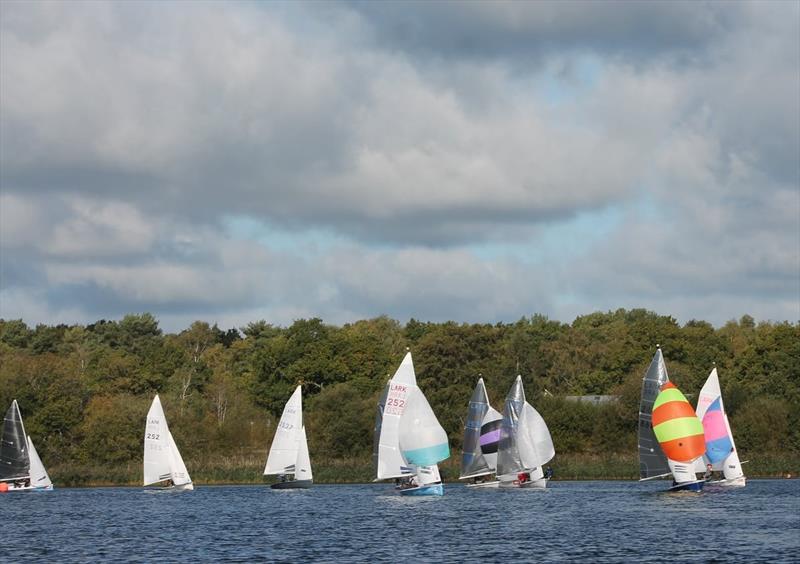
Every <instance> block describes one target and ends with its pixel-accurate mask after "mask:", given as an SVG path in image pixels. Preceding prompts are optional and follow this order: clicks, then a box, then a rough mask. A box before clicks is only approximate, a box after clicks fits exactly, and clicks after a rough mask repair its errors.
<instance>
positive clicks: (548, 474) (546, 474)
mask: <svg viewBox="0 0 800 564" xmlns="http://www.w3.org/2000/svg"><path fill="white" fill-rule="evenodd" d="M552 477H553V469H552V468H551V467H550V466H548V467H547V468H546V469H545V471H544V479H545V480H549V479H550V478H552Z"/></svg>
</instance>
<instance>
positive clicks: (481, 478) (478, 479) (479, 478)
mask: <svg viewBox="0 0 800 564" xmlns="http://www.w3.org/2000/svg"><path fill="white" fill-rule="evenodd" d="M485 481H486V476H485V475H483V476H475V477H474V478H472V483H473V484H482V483H484V482H485Z"/></svg>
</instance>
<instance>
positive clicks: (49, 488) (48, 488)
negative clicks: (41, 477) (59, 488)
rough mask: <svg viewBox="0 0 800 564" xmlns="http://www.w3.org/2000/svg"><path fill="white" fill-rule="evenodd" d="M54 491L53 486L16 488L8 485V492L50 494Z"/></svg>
mask: <svg viewBox="0 0 800 564" xmlns="http://www.w3.org/2000/svg"><path fill="white" fill-rule="evenodd" d="M52 490H53V485H52V484H50V485H49V486H19V487H15V486H12V485H11V484H9V485H8V489H7V490H5V491H7V492H49V491H52Z"/></svg>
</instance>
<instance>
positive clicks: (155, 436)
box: [145, 433, 161, 441]
mask: <svg viewBox="0 0 800 564" xmlns="http://www.w3.org/2000/svg"><path fill="white" fill-rule="evenodd" d="M160 436H161V435H159V434H158V433H147V434H146V435H145V438H147V439H152V440H154V441H157V440H158V439H159V437H160Z"/></svg>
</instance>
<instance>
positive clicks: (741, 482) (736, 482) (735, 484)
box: [706, 476, 747, 488]
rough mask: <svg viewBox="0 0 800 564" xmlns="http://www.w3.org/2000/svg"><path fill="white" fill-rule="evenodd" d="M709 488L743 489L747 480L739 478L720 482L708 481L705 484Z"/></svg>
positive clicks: (742, 477)
mask: <svg viewBox="0 0 800 564" xmlns="http://www.w3.org/2000/svg"><path fill="white" fill-rule="evenodd" d="M706 484H708V485H709V486H724V487H731V488H743V487H745V486H746V485H747V478H746V477H744V476H739V477H738V478H730V479H722V480H709V481H708V482H706Z"/></svg>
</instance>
